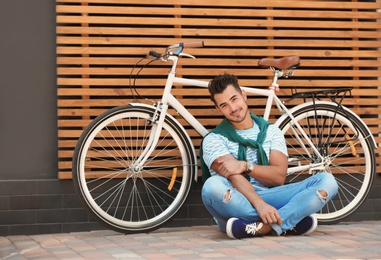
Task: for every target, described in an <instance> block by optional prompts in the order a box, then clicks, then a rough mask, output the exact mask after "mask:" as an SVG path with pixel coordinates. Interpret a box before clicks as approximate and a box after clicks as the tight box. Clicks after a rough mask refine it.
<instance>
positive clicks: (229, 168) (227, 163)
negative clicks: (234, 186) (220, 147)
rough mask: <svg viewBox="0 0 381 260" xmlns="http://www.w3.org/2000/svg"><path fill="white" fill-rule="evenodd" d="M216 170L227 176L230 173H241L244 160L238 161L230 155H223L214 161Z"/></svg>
mask: <svg viewBox="0 0 381 260" xmlns="http://www.w3.org/2000/svg"><path fill="white" fill-rule="evenodd" d="M215 162H216V166H217V171H216V172H218V173H219V174H220V175H221V176H224V177H225V178H227V179H228V178H229V177H230V176H231V175H236V174H239V175H241V174H242V173H243V172H244V171H245V170H246V164H245V162H244V161H238V160H237V159H235V158H234V157H233V156H232V155H230V154H229V155H225V156H222V157H220V158H218V159H217V160H216V161H215Z"/></svg>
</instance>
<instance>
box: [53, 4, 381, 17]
mask: <svg viewBox="0 0 381 260" xmlns="http://www.w3.org/2000/svg"><path fill="white" fill-rule="evenodd" d="M56 12H57V13H58V14H61V13H63V14H87V15H91V14H110V15H116V14H117V15H120V14H123V15H131V14H134V15H135V16H136V15H144V16H147V15H150V16H152V15H170V16H181V15H185V16H200V14H201V15H202V16H203V17H206V16H223V17H234V16H239V17H264V18H268V17H271V18H273V19H274V18H276V17H281V18H290V17H292V18H293V19H295V18H308V19H313V18H319V19H336V20H337V19H361V18H366V19H380V18H381V13H377V12H364V11H352V10H343V11H327V10H308V11H307V10H287V9H283V10H276V9H244V8H236V7H235V6H234V7H231V8H229V9H226V8H219V7H215V8H206V7H203V8H198V7H190V8H187V7H181V8H179V7H176V6H167V7H166V8H158V7H152V6H149V7H142V6H140V7H137V6H115V5H112V6H107V5H103V6H90V5H81V6H75V5H57V8H56Z"/></svg>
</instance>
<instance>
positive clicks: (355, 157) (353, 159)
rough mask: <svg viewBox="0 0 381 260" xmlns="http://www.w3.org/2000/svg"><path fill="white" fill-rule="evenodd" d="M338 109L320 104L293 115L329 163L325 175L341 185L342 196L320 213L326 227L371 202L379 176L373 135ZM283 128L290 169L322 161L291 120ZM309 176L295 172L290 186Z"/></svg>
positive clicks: (301, 172) (280, 125)
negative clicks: (371, 191)
mask: <svg viewBox="0 0 381 260" xmlns="http://www.w3.org/2000/svg"><path fill="white" fill-rule="evenodd" d="M336 109H337V108H336V106H334V105H327V104H318V105H316V111H315V108H314V106H307V107H304V108H301V109H300V110H299V111H296V112H295V113H294V114H293V116H294V117H295V119H296V121H297V122H298V123H299V124H300V126H301V127H302V128H303V130H304V131H305V132H306V133H307V135H308V136H309V138H310V140H311V141H312V142H313V143H314V144H315V146H316V147H317V148H318V150H319V152H320V154H322V155H323V157H324V159H325V160H326V162H329V163H328V164H329V166H328V167H326V169H325V170H324V171H327V172H330V173H332V174H333V175H334V177H335V179H336V181H337V183H338V185H339V191H338V194H337V195H336V196H335V197H334V198H333V199H332V200H331V201H329V202H328V203H327V204H326V205H325V206H324V208H322V209H321V210H320V211H319V212H317V213H316V217H317V218H318V220H319V221H321V222H326V223H335V222H338V221H339V220H341V219H343V218H344V217H346V216H348V215H350V214H351V213H353V212H354V211H355V210H356V209H357V208H358V207H359V206H360V205H361V204H362V203H363V202H364V200H365V199H366V198H367V196H368V194H369V191H370V189H371V186H372V183H373V179H374V176H375V155H374V150H373V147H372V145H371V138H372V136H371V134H370V133H369V132H368V131H367V129H366V127H364V126H363V124H362V122H361V121H359V120H358V119H357V118H355V117H354V116H353V115H351V114H350V113H344V112H343V111H342V110H338V111H336ZM279 128H280V129H281V130H282V132H283V133H284V135H285V138H286V143H287V146H288V151H289V167H292V166H300V165H308V164H310V163H316V162H319V161H320V159H319V158H318V156H316V154H314V152H313V151H312V149H311V147H309V145H308V144H307V142H306V140H305V139H304V138H303V137H302V135H301V133H300V131H299V130H298V129H297V128H296V127H295V126H294V125H293V124H292V123H291V119H290V118H289V117H288V118H286V119H285V120H284V121H283V122H281V123H280V124H279ZM314 173H315V172H312V174H314ZM309 176H310V173H309V170H305V171H300V172H295V173H294V174H292V175H289V176H288V177H287V182H298V181H301V180H303V179H305V178H307V177H309Z"/></svg>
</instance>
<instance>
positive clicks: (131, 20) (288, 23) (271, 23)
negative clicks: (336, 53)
mask: <svg viewBox="0 0 381 260" xmlns="http://www.w3.org/2000/svg"><path fill="white" fill-rule="evenodd" d="M56 21H57V23H63V24H71V23H74V24H78V23H82V24H83V23H86V24H89V25H91V24H97V25H100V24H115V25H132V26H135V25H155V26H156V25H162V26H176V25H181V26H192V27H198V26H205V24H208V26H213V27H239V28H244V27H249V28H260V27H262V28H267V27H277V28H299V29H300V30H303V29H306V28H308V29H330V30H331V29H348V30H353V29H380V28H381V26H380V23H378V22H376V21H375V22H356V21H352V22H350V21H334V22H331V21H324V20H323V21H308V20H305V21H303V22H300V21H293V20H284V21H282V22H280V21H278V20H272V19H271V20H265V19H261V20H255V19H242V18H241V19H232V18H231V19H223V18H207V19H203V18H201V17H195V18H177V17H175V18H171V17H166V18H165V19H163V18H162V17H158V18H156V17H144V18H143V19H142V17H135V15H133V16H130V17H124V16H123V17H118V16H117V17H114V16H87V15H86V16H66V15H65V16H63V15H57V17H56Z"/></svg>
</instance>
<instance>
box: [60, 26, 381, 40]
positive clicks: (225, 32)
mask: <svg viewBox="0 0 381 260" xmlns="http://www.w3.org/2000/svg"><path fill="white" fill-rule="evenodd" d="M56 32H57V33H58V34H59V35H62V34H96V35H107V34H109V35H139V37H143V36H147V35H148V36H152V35H156V36H160V37H163V36H174V35H177V36H182V37H184V36H190V37H195V35H197V36H198V37H197V38H201V39H202V37H206V36H207V37H211V36H214V37H216V36H220V37H242V35H245V37H296V38H306V37H311V38H315V39H316V38H323V39H329V38H336V39H340V38H345V39H348V38H364V39H367V38H369V39H377V38H378V39H379V38H380V37H381V36H380V34H379V33H378V32H373V31H371V32H368V31H355V30H352V31H350V30H348V31H342V30H296V29H295V30H288V29H283V30H274V29H271V28H268V29H267V30H257V29H251V30H246V29H237V28H236V29H230V28H220V29H215V28H210V29H203V28H191V29H189V28H184V29H182V28H160V27H158V28H155V30H153V29H152V28H144V27H139V28H130V27H127V28H126V27H124V28H123V27H105V26H103V27H102V26H92V27H88V26H82V27H81V26H62V25H59V26H57V29H56Z"/></svg>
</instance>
